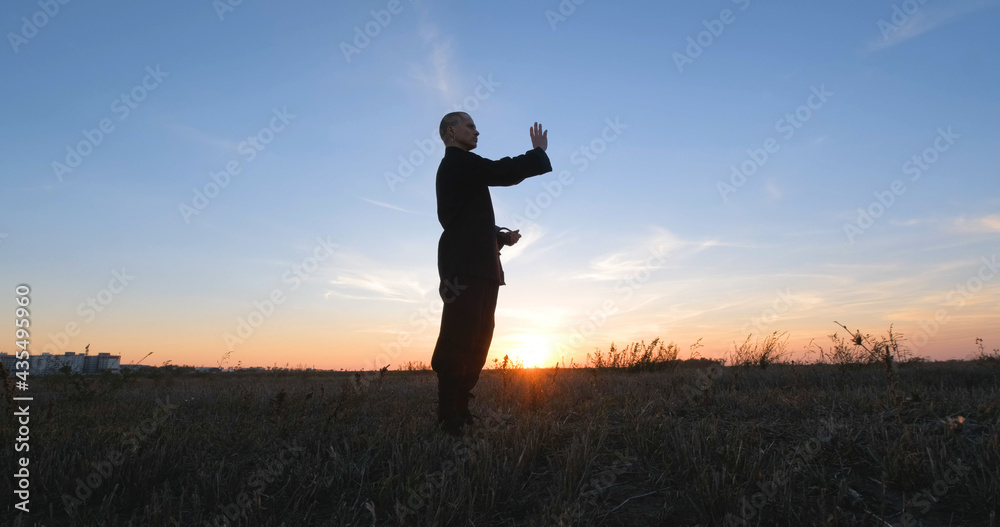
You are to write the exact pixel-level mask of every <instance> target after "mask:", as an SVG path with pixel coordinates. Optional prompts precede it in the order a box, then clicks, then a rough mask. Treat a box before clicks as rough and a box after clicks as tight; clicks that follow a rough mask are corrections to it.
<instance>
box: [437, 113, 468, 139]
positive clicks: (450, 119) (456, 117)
mask: <svg viewBox="0 0 1000 527" xmlns="http://www.w3.org/2000/svg"><path fill="white" fill-rule="evenodd" d="M464 119H471V117H469V114H467V113H465V112H451V113H449V114H448V115H445V116H444V117H443V118H442V119H441V126H440V127H439V128H438V133H440V134H441V140H442V141H445V140H447V138H448V127H449V126H458V125H460V124H462V120H464Z"/></svg>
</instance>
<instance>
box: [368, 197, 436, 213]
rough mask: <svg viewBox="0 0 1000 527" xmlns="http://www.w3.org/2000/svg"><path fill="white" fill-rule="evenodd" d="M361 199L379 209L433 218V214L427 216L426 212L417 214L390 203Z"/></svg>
mask: <svg viewBox="0 0 1000 527" xmlns="http://www.w3.org/2000/svg"><path fill="white" fill-rule="evenodd" d="M360 199H361V200H362V201H366V202H368V203H371V204H372V205H378V206H379V207H385V208H387V209H392V210H398V211H399V212H405V213H407V214H416V215H418V216H433V215H432V214H427V213H424V212H416V211H412V210H408V209H404V208H403V207H397V206H396V205H392V204H390V203H384V202H382V201H375V200H373V199H368V198H360Z"/></svg>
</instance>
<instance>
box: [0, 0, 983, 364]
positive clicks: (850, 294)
mask: <svg viewBox="0 0 1000 527" xmlns="http://www.w3.org/2000/svg"><path fill="white" fill-rule="evenodd" d="M43 4H44V3H38V2H29V3H23V4H17V5H14V4H11V5H5V6H4V7H3V8H2V9H3V12H4V14H5V16H4V17H3V20H5V21H6V22H5V30H6V31H5V33H6V34H7V43H8V45H7V47H6V49H5V50H3V51H2V52H0V61H2V65H3V67H4V71H6V72H8V75H9V78H10V79H11V82H8V83H5V84H4V85H3V86H2V87H0V96H3V99H4V100H6V101H9V102H10V104H9V112H8V113H9V115H8V118H7V119H5V120H4V122H3V124H2V125H0V140H2V142H3V144H4V145H5V147H6V148H5V155H4V161H3V171H2V173H3V177H2V180H0V188H2V191H3V194H4V195H5V196H7V200H8V206H7V207H5V208H4V210H3V212H2V213H0V275H2V276H3V283H4V284H5V286H4V287H6V290H7V291H8V295H10V298H13V296H14V293H13V290H14V288H15V287H16V286H17V285H18V284H28V285H29V286H30V287H31V302H32V304H31V328H30V329H31V342H32V344H31V346H32V352H33V353H42V352H49V353H63V352H66V351H73V352H81V351H83V349H84V346H85V345H87V344H88V343H89V344H91V345H92V349H95V350H98V351H101V352H108V353H111V354H115V355H121V358H122V362H124V363H129V362H134V361H138V360H140V359H143V357H144V356H145V355H147V354H148V353H150V352H151V353H152V355H150V356H149V357H148V358H146V359H144V360H143V363H144V364H152V365H159V364H162V363H164V362H166V361H170V363H171V364H188V365H193V366H216V365H218V364H219V363H220V362H222V361H224V360H225V361H226V363H227V364H228V365H230V366H231V365H235V364H236V363H238V362H239V363H241V364H242V365H243V366H264V367H266V366H272V365H279V366H284V365H285V364H289V365H291V366H297V365H302V366H303V367H316V368H322V369H341V368H345V369H349V370H357V369H361V368H365V369H369V370H371V369H375V368H379V367H382V366H385V365H386V364H391V369H396V368H397V367H398V366H400V365H402V364H405V363H406V362H409V361H412V362H417V361H422V362H425V363H429V362H430V356H431V352H432V350H433V348H434V342H435V340H436V337H437V331H438V324H439V320H440V310H441V300H440V298H439V297H438V292H437V287H438V276H437V267H436V257H437V242H438V237H439V236H440V233H441V226H440V225H439V223H438V220H437V217H436V200H435V189H434V178H435V173H436V169H437V166H438V163H439V161H440V159H441V157H442V155H443V152H444V147H443V145H442V143H441V141H440V138H439V137H438V136H437V126H438V123H439V122H440V119H441V117H442V116H443V115H444V114H445V113H447V112H449V111H453V110H455V109H461V110H464V111H467V112H469V113H470V114H471V115H472V116H473V118H474V119H475V121H476V124H477V126H478V129H479V131H480V133H481V135H480V137H479V146H478V148H477V149H476V150H475V152H476V153H477V154H479V155H481V156H484V157H487V158H491V159H498V158H501V157H504V156H514V155H518V154H521V153H524V152H525V151H527V150H528V149H529V148H530V142H529V138H528V128H529V127H530V126H531V124H532V123H533V122H535V121H537V122H539V123H541V124H543V125H544V126H545V128H546V129H548V131H549V133H548V138H549V148H548V150H547V153H548V155H549V157H550V159H551V161H552V167H553V171H552V172H551V173H549V174H545V175H542V176H539V177H536V178H532V179H529V180H527V181H525V182H523V183H522V184H520V185H517V186H515V187H497V188H494V189H492V192H491V194H492V199H493V203H494V206H495V209H496V216H497V222H498V224H499V225H500V226H502V227H509V228H511V229H515V228H518V229H520V231H521V234H523V238H522V239H521V241H520V242H519V243H518V244H517V245H516V246H514V247H510V248H506V249H505V250H504V251H503V255H502V256H501V258H502V261H503V266H504V270H505V272H506V281H507V285H506V286H504V287H501V289H500V302H499V306H500V307H499V309H498V311H497V327H496V332H495V337H494V341H493V348H492V351H491V354H490V356H489V359H488V364H492V361H493V359H494V358H502V357H503V356H504V355H505V354H509V355H510V356H511V357H512V358H517V359H520V360H522V361H524V363H525V364H526V365H529V366H530V365H540V366H551V365H553V364H555V363H556V362H560V363H561V362H562V361H565V362H566V363H567V364H568V363H569V362H570V360H574V361H575V362H576V363H577V364H581V363H583V362H584V361H585V360H586V355H587V353H588V352H593V351H594V349H595V348H601V349H604V350H606V349H607V348H608V346H609V345H610V344H611V343H612V342H615V343H616V345H618V346H619V347H620V346H623V345H625V344H627V343H631V342H637V341H640V340H645V341H646V342H647V343H648V342H650V341H651V340H652V339H654V338H656V337H660V338H661V339H663V340H665V341H667V342H670V341H673V342H676V343H677V344H678V346H679V347H680V349H681V357H682V358H686V357H687V356H688V354H689V352H690V351H689V347H690V346H691V345H692V344H693V343H695V342H698V341H699V339H701V340H700V344H701V346H702V347H701V348H699V349H698V351H699V353H701V355H702V356H705V357H708V358H718V357H722V356H723V355H724V354H725V353H726V352H727V350H731V349H732V347H733V345H734V342H737V343H740V342H743V340H744V339H745V338H746V336H747V334H751V333H752V334H753V335H754V336H759V337H761V338H763V337H764V336H766V335H770V334H772V333H773V332H776V331H778V332H782V331H787V332H788V334H789V337H788V350H789V351H790V352H792V353H794V354H795V356H797V357H802V356H805V353H806V350H809V349H812V350H816V346H817V345H818V346H823V347H829V345H830V340H829V338H828V335H830V334H833V333H835V332H836V333H838V334H839V335H840V336H843V330H842V329H841V328H840V327H838V326H837V325H836V324H835V323H834V321H837V322H840V323H844V324H846V325H847V326H848V327H850V328H851V329H857V330H860V331H862V332H864V333H872V334H875V335H884V334H885V333H886V332H887V331H888V330H889V328H890V326H891V327H892V328H893V330H894V331H896V332H898V333H900V334H901V335H902V336H903V337H904V339H905V341H904V342H905V344H906V345H907V346H908V347H909V349H910V351H911V353H912V354H915V355H920V356H926V357H929V358H931V359H951V358H966V357H968V356H970V355H971V354H972V353H974V352H975V351H976V343H975V339H976V338H983V339H984V345H985V346H986V347H987V348H989V349H992V348H1000V324H997V314H998V313H1000V294H998V293H1000V280H998V279H997V275H998V269H1000V265H998V260H997V256H998V243H997V242H998V237H1000V180H998V178H997V177H996V167H997V166H998V165H1000V152H998V150H997V148H996V146H995V145H997V144H998V143H1000V129H998V127H997V126H996V123H997V122H998V121H1000V95H998V92H997V89H996V86H997V85H998V84H1000V82H998V80H1000V46H998V43H1000V37H998V36H997V34H996V32H995V30H994V28H995V26H996V25H997V23H998V22H1000V9H998V7H1000V2H998V1H993V0H985V1H984V0H958V1H955V2H946V3H945V2H931V1H927V2H918V1H916V0H905V1H892V0H881V1H876V2H865V1H861V0H849V1H846V2H837V3H829V2H828V3H788V4H787V5H776V4H773V3H770V4H768V3H763V2H756V1H753V0H715V1H713V2H709V3H697V4H678V5H674V4H665V3H656V2H637V3H629V4H619V3H609V2H597V1H592V2H581V3H577V2H576V1H575V0H573V1H570V0H563V1H557V0H547V1H545V2H541V3H536V2H527V1H514V2H506V3H502V4H501V3H462V2H457V1H443V2H431V1H426V0H372V1H367V2H364V3H360V4H358V3H349V4H328V3H322V2H306V3H300V4H295V5H288V4H274V3H254V2H242V3H236V2H228V1H226V0H222V1H218V2H206V3H199V4H192V5H172V4H146V3H141V4H114V5H112V4H98V5H95V4H87V3H78V2H66V3H62V2H55V3H50V4H45V5H44V6H43ZM233 4H236V5H233ZM46 6H48V7H46ZM14 351H15V349H14V348H13V347H10V348H8V347H0V352H8V353H13V352H14ZM817 355H818V354H817Z"/></svg>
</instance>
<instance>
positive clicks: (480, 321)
mask: <svg viewBox="0 0 1000 527" xmlns="http://www.w3.org/2000/svg"><path fill="white" fill-rule="evenodd" d="M440 133H441V140H442V141H444V144H445V151H444V159H442V160H441V165H440V166H439V167H438V171H437V209H438V220H440V222H441V226H442V227H444V233H442V234H441V240H440V242H439V243H438V274H439V275H440V278H441V287H440V290H439V292H440V294H441V299H442V300H443V301H444V311H443V312H442V314H441V333H440V334H439V335H438V340H437V345H436V346H435V347H434V356H433V357H432V358H431V367H432V368H434V371H436V372H437V374H438V423H440V425H441V428H442V429H443V430H444V431H445V432H447V433H449V434H452V435H457V434H458V433H460V431H461V429H462V426H464V425H465V424H467V423H469V422H470V421H471V420H472V414H470V413H469V398H470V397H472V394H471V393H470V392H471V390H472V388H473V387H474V386H475V385H476V383H477V382H479V374H480V372H481V371H482V370H483V366H484V365H485V364H486V355H487V354H488V353H489V350H490V342H491V341H492V340H493V326H494V320H493V314H494V312H495V311H496V306H497V291H498V290H499V288H500V286H501V285H503V284H504V279H503V269H502V268H501V267H500V247H502V246H504V245H514V244H515V243H517V240H519V239H520V238H521V235H520V233H518V231H507V232H503V231H504V230H505V229H501V228H500V227H497V226H496V225H495V223H496V218H495V217H494V215H493V201H492V200H491V199H490V189H489V187H496V186H501V187H507V186H511V185H516V184H518V183H520V182H521V181H524V179H525V178H528V177H531V176H537V175H539V174H544V173H546V172H549V171H551V170H552V165H551V164H550V163H549V157H548V156H547V155H546V154H545V149H546V148H547V147H548V131H543V130H542V126H541V125H540V124H538V123H535V124H534V126H533V127H532V128H531V129H530V130H529V136H530V137H531V146H532V147H534V148H533V149H532V150H529V151H528V152H527V153H525V154H523V155H520V156H517V157H515V158H510V157H505V158H503V159H500V160H498V161H490V160H489V159H483V158H482V157H479V156H478V155H476V154H473V153H472V152H471V150H473V149H474V148H476V143H477V142H478V141H479V139H478V138H479V132H478V131H477V130H476V123H474V122H473V121H472V117H470V116H469V114H467V113H464V112H453V113H449V114H448V115H445V116H444V119H441V127H440Z"/></svg>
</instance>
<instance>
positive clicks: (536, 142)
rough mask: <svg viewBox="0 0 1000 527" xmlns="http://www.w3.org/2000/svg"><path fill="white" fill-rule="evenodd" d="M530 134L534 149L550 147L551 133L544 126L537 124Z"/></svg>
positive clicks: (530, 130)
mask: <svg viewBox="0 0 1000 527" xmlns="http://www.w3.org/2000/svg"><path fill="white" fill-rule="evenodd" d="M528 134H529V135H530V136H531V147H532V148H541V149H542V150H545V149H546V148H548V147H549V131H548V130H542V125H540V124H538V123H535V126H532V127H531V128H529V129H528ZM515 232H516V231H515Z"/></svg>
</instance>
